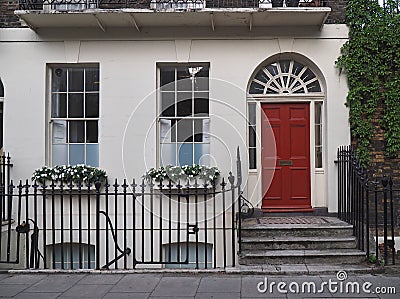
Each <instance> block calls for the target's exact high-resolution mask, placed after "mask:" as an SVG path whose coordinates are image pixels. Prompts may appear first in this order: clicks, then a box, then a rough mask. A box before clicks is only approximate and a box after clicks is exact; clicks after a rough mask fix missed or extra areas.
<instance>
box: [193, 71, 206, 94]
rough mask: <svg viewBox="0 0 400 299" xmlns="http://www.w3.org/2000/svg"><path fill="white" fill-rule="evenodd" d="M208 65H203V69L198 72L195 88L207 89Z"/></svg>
mask: <svg viewBox="0 0 400 299" xmlns="http://www.w3.org/2000/svg"><path fill="white" fill-rule="evenodd" d="M208 74H209V71H208V67H206V66H203V67H201V69H200V70H199V71H198V72H197V73H196V76H195V80H194V90H196V91H197V90H204V91H207V90H208V88H209V86H208V84H209V83H208Z"/></svg>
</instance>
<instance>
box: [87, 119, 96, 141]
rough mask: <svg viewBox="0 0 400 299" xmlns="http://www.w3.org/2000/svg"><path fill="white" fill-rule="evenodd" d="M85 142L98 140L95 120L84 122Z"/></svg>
mask: <svg viewBox="0 0 400 299" xmlns="http://www.w3.org/2000/svg"><path fill="white" fill-rule="evenodd" d="M86 142H87V143H97V142H99V138H98V124H97V120H89V121H87V122H86Z"/></svg>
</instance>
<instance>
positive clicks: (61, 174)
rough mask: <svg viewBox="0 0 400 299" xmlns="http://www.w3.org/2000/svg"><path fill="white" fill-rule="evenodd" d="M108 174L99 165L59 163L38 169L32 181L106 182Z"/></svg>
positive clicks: (40, 182)
mask: <svg viewBox="0 0 400 299" xmlns="http://www.w3.org/2000/svg"><path fill="white" fill-rule="evenodd" d="M106 180H107V174H106V172H105V170H102V169H100V168H97V167H92V166H87V165H83V164H78V165H58V166H55V167H47V166H43V167H42V168H39V169H36V170H35V171H34V172H33V174H32V181H36V182H37V183H39V184H44V183H46V182H51V181H54V182H57V183H58V182H63V183H69V182H71V181H72V182H74V183H78V182H82V183H95V182H101V183H103V182H105V181H106Z"/></svg>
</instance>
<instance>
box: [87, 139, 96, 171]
mask: <svg viewBox="0 0 400 299" xmlns="http://www.w3.org/2000/svg"><path fill="white" fill-rule="evenodd" d="M86 164H87V165H90V166H94V167H98V166H99V145H98V144H87V145H86Z"/></svg>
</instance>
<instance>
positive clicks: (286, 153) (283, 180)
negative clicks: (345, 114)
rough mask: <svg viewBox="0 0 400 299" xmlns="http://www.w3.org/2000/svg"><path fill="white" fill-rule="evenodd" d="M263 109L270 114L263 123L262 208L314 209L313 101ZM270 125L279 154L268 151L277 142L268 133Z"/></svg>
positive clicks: (282, 209)
mask: <svg viewBox="0 0 400 299" xmlns="http://www.w3.org/2000/svg"><path fill="white" fill-rule="evenodd" d="M262 110H263V112H264V114H265V116H266V118H265V117H264V119H265V120H264V121H263V127H262V145H263V149H262V165H263V171H262V172H263V173H262V175H263V203H262V208H263V210H264V211H271V212H273V211H276V212H278V211H279V212H283V211H310V210H312V208H311V187H310V112H309V104H308V103H295V104H286V103H285V104H263V105H262ZM270 128H272V131H273V134H274V139H275V144H276V156H275V157H270V156H268V154H267V152H268V151H267V148H268V147H270V146H273V142H271V140H270V139H271V137H270V136H268V135H270V134H268V131H269V130H270ZM269 152H270V151H269ZM271 158H276V163H275V167H271V163H269V164H268V162H270V161H271ZM271 177H272V180H271ZM268 182H271V183H270V184H268Z"/></svg>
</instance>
